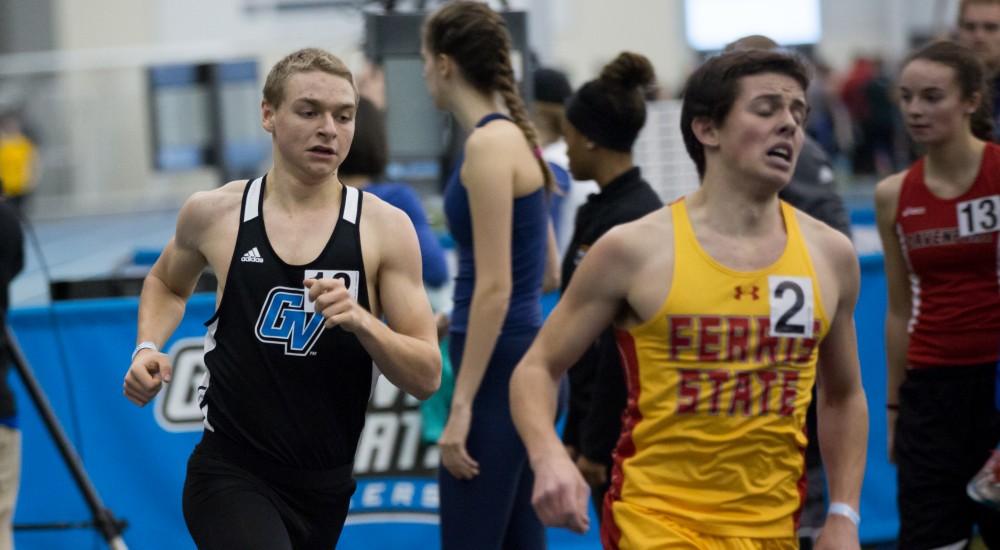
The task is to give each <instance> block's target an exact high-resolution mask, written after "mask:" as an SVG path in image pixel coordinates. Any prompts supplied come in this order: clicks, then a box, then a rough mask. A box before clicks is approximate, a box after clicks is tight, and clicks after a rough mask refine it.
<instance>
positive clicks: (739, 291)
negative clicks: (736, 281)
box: [733, 285, 760, 301]
mask: <svg viewBox="0 0 1000 550" xmlns="http://www.w3.org/2000/svg"><path fill="white" fill-rule="evenodd" d="M747 288H748V289H749V290H743V287H742V286H735V287H733V291H734V292H733V297H734V298H736V299H737V300H742V299H743V295H745V294H749V295H750V297H751V298H753V299H754V301H757V300H760V295H759V294H758V292H760V287H758V286H757V285H752V286H749V287H747Z"/></svg>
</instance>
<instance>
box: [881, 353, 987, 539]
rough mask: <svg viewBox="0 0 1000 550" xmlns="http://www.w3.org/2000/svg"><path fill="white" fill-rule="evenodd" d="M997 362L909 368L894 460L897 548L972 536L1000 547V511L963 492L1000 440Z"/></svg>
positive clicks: (901, 398)
mask: <svg viewBox="0 0 1000 550" xmlns="http://www.w3.org/2000/svg"><path fill="white" fill-rule="evenodd" d="M996 371H997V367H996V365H994V364H987V365H962V366H946V367H930V368H919V369H910V370H908V371H907V372H906V378H905V379H904V381H903V384H902V385H901V386H900V388H899V416H898V419H897V421H896V437H895V446H896V448H895V454H896V475H897V481H898V485H899V492H898V494H897V503H898V505H899V522H900V530H899V547H900V548H907V549H911V548H912V549H914V550H920V549H928V548H937V547H940V546H946V545H949V544H952V543H955V542H958V541H961V540H964V539H968V538H970V537H971V536H972V526H973V524H978V525H979V529H980V532H981V534H982V536H983V540H984V541H985V542H986V543H987V545H988V546H989V547H991V548H1000V512H998V511H995V510H990V509H988V508H986V507H985V506H983V505H981V504H978V503H975V502H973V501H972V499H970V498H969V497H968V496H967V495H966V492H965V486H966V484H967V483H968V482H969V480H970V479H972V476H974V475H975V474H976V472H978V471H979V469H980V468H981V467H982V466H983V464H984V463H985V462H986V459H987V458H989V456H990V451H992V450H993V448H994V447H996V445H997V441H998V440H1000V412H998V411H997V408H996V402H995V395H994V394H995V392H996V376H997V374H996Z"/></svg>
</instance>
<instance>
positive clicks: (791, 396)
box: [778, 371, 799, 416]
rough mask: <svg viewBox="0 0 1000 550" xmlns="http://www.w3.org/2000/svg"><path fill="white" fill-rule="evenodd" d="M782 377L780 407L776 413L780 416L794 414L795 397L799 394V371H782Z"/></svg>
mask: <svg viewBox="0 0 1000 550" xmlns="http://www.w3.org/2000/svg"><path fill="white" fill-rule="evenodd" d="M783 374H784V377H783V379H782V381H781V409H779V411H778V414H780V415H781V416H792V415H793V414H795V398H796V397H798V394H799V385H798V382H799V373H797V372H795V371H783Z"/></svg>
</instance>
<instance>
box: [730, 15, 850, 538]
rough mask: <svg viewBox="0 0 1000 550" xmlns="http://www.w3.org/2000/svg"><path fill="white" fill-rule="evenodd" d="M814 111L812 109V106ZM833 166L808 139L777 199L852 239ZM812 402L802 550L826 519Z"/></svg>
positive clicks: (753, 40) (759, 39)
mask: <svg viewBox="0 0 1000 550" xmlns="http://www.w3.org/2000/svg"><path fill="white" fill-rule="evenodd" d="M778 47H779V46H778V43H777V42H775V41H774V40H772V39H770V38H768V37H766V36H761V35H752V36H746V37H743V38H740V39H739V40H736V41H735V42H732V43H731V44H729V45H727V46H726V48H725V51H727V52H731V51H735V50H748V49H759V50H775V49H778ZM810 107H812V105H810ZM834 183H835V178H834V172H833V166H832V165H831V164H830V160H829V158H828V157H827V155H826V153H825V152H824V151H823V148H822V147H821V146H820V145H819V143H817V142H816V140H815V139H813V138H811V137H809V136H808V135H806V136H805V140H804V141H803V143H802V151H801V152H800V153H799V159H798V162H797V163H796V164H795V172H794V173H793V174H792V181H791V182H789V184H788V185H786V186H785V187H784V188H782V190H781V191H780V192H779V193H778V197H779V198H780V199H781V200H783V201H786V202H788V203H789V204H791V205H792V206H794V207H795V208H798V209H799V210H802V211H803V212H805V213H806V214H809V215H810V216H812V217H814V218H816V219H818V220H820V221H822V222H824V223H826V224H827V225H829V226H830V227H832V228H834V229H836V230H837V231H840V232H841V233H843V234H844V235H847V237H848V238H849V237H850V236H851V224H850V219H849V217H848V215H847V210H846V209H845V208H844V202H843V200H841V198H840V195H838V194H837V191H836V186H835V185H834ZM812 391H813V398H812V401H811V402H810V404H809V410H808V411H807V416H806V426H807V433H808V434H809V444H808V446H807V447H806V480H807V482H808V485H807V487H806V500H805V502H804V504H803V509H802V515H801V516H800V518H799V521H800V523H799V537H800V538H801V541H800V544H801V547H802V548H803V549H807V548H811V547H812V544H813V542H814V541H815V539H816V537H817V536H818V535H819V529H820V528H821V527H822V526H823V520H824V518H825V516H826V497H825V495H824V493H825V490H824V489H825V488H826V476H825V475H824V473H823V460H822V457H821V456H820V450H819V445H818V438H817V437H816V434H817V433H819V430H818V427H817V425H816V388H815V387H813V390H812Z"/></svg>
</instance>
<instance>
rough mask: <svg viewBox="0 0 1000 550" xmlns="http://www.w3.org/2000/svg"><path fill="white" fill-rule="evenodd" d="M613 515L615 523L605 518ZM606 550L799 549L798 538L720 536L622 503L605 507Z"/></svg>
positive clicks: (603, 541) (602, 540) (604, 538)
mask: <svg viewBox="0 0 1000 550" xmlns="http://www.w3.org/2000/svg"><path fill="white" fill-rule="evenodd" d="M610 514H613V516H614V521H609V519H610V518H609V517H608V515H610ZM601 543H602V544H603V545H604V548H605V550H661V549H662V550H667V549H669V550H688V549H690V550H798V548H799V539H798V537H796V536H789V537H787V538H755V537H754V538H751V537H719V536H715V535H708V534H705V533H700V532H698V531H695V530H693V529H689V528H687V527H684V526H681V525H679V524H677V523H675V522H673V521H670V520H669V519H667V518H665V517H664V516H663V515H657V516H655V517H654V516H653V515H652V514H650V513H647V512H644V511H643V510H642V509H640V508H638V507H635V506H629V505H627V504H624V503H622V502H615V503H614V511H613V512H611V511H608V510H607V508H605V518H604V521H603V522H602V524H601Z"/></svg>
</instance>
